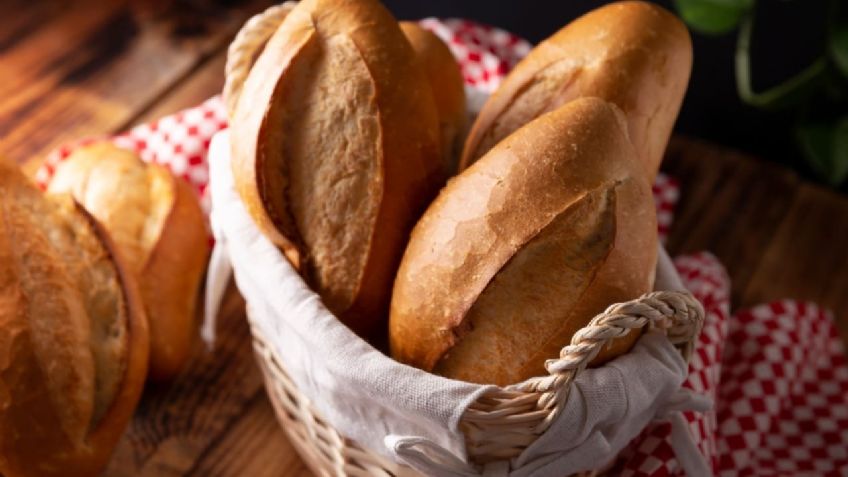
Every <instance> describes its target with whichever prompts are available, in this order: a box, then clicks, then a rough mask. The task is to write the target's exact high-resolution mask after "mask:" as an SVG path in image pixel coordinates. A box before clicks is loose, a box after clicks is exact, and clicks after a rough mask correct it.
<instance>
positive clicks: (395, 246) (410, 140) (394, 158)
mask: <svg viewBox="0 0 848 477" xmlns="http://www.w3.org/2000/svg"><path fill="white" fill-rule="evenodd" d="M230 138H231V141H232V152H233V154H232V158H233V164H232V167H233V175H234V177H235V183H236V189H237V191H238V192H239V194H240V196H241V198H242V200H243V201H244V203H245V205H246V207H247V210H248V212H249V213H250V215H251V216H252V217H253V219H254V220H255V221H256V223H257V224H258V226H259V227H260V229H261V230H262V231H263V233H264V234H265V235H266V236H268V237H269V238H270V239H271V240H272V241H273V242H274V243H276V244H277V245H278V246H280V247H281V248H282V249H283V252H284V253H285V255H286V256H287V257H288V258H289V260H290V261H291V262H292V263H293V264H294V265H295V266H296V267H297V268H299V270H300V271H301V273H302V274H303V275H304V277H305V279H306V281H307V282H308V283H309V284H310V286H311V287H312V288H313V289H315V290H316V291H317V292H318V293H319V294H320V295H321V297H322V299H323V301H324V303H325V304H326V305H327V306H328V308H329V309H330V310H331V311H332V312H333V313H335V314H336V315H337V316H339V317H340V318H341V319H342V321H343V322H345V323H346V324H347V325H348V326H350V327H351V328H352V329H353V330H354V331H357V332H359V333H360V334H365V335H367V334H368V332H369V331H371V330H373V329H378V328H377V327H376V326H375V325H377V324H378V323H384V322H385V318H386V315H387V309H388V302H389V294H390V290H391V283H392V279H393V277H394V274H395V272H396V270H397V266H398V263H399V261H400V256H401V254H402V253H403V247H404V245H405V243H406V240H407V238H408V234H409V230H410V229H411V228H412V225H413V224H414V222H415V220H416V219H417V217H418V216H419V215H420V213H421V212H422V211H423V210H424V208H425V207H426V204H427V203H428V202H429V201H430V199H432V197H433V196H434V195H435V193H436V191H437V190H438V187H439V186H440V185H441V183H442V181H443V180H444V179H443V171H442V167H441V162H440V158H439V154H440V152H439V151H440V149H439V123H438V116H437V113H436V108H435V106H434V104H433V95H432V92H431V91H430V87H429V85H428V84H427V80H426V77H425V75H424V73H423V72H422V71H421V68H420V66H419V65H418V63H417V60H416V59H415V57H414V53H413V51H412V48H411V47H410V45H409V42H408V41H407V40H406V39H405V38H404V36H403V33H402V32H401V30H400V28H399V27H398V24H397V21H396V20H395V19H394V18H393V17H392V16H391V14H390V13H389V12H388V11H387V10H386V9H385V8H384V7H383V6H382V5H380V3H379V2H377V1H376V0H304V1H302V2H301V3H299V4H298V5H297V6H296V7H295V8H294V9H293V10H292V11H291V13H289V15H288V16H287V17H286V19H285V21H284V22H283V23H282V25H281V26H280V28H279V29H278V30H277V31H276V32H275V33H274V35H273V36H272V37H271V39H270V40H269V42H268V44H267V45H266V46H265V49H264V50H263V52H262V54H260V55H259V58H258V59H257V61H256V64H255V65H253V67H252V69H251V71H250V74H249V75H248V78H247V80H246V82H245V85H244V89H243V91H242V93H241V95H240V96H239V100H238V104H237V106H236V112H235V117H234V118H233V121H232V124H231V133H230Z"/></svg>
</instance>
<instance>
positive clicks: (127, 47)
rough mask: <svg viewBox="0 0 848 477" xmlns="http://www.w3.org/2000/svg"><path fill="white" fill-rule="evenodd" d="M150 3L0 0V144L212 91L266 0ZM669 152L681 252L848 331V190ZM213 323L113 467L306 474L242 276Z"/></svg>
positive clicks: (172, 105) (23, 146)
mask: <svg viewBox="0 0 848 477" xmlns="http://www.w3.org/2000/svg"><path fill="white" fill-rule="evenodd" d="M69 3H70V6H68V4H69ZM156 3H167V2H162V1H161V0H160V1H158V2H157V1H152V0H151V1H141V0H139V1H135V2H132V3H130V4H127V3H125V2H122V1H100V0H97V1H95V0H78V1H74V2H66V1H64V0H61V1H60V0H47V1H39V0H3V1H2V2H0V154H3V155H6V156H8V157H11V158H12V159H14V160H16V161H19V162H21V163H25V162H28V161H33V160H38V159H39V158H42V157H43V156H44V155H45V154H46V153H47V152H49V151H50V150H51V149H52V148H54V147H56V146H58V145H61V144H63V143H66V142H68V141H73V140H75V139H79V138H82V137H87V136H92V135H102V134H108V133H113V132H119V131H122V130H124V129H126V128H127V127H129V126H131V125H133V124H136V123H139V122H143V121H146V120H149V119H152V118H156V117H159V116H162V115H165V114H168V113H171V112H174V111H177V110H179V109H182V108H184V107H188V106H192V105H195V104H197V103H199V102H200V101H202V100H204V99H206V98H207V97H209V96H211V95H213V94H216V93H217V92H218V91H220V89H221V87H222V84H223V66H224V61H225V51H226V46H227V44H228V42H229V40H230V39H231V38H232V36H233V35H234V33H235V32H236V31H237V29H238V27H239V26H240V25H241V23H242V22H243V21H244V20H245V19H246V18H247V17H249V15H251V14H253V13H255V12H258V11H259V10H260V9H262V8H263V6H265V5H267V4H268V2H266V1H265V0H247V1H244V2H241V3H239V4H238V5H234V4H235V3H236V2H214V1H212V0H205V1H204V0H196V1H194V2H189V3H190V4H193V5H196V6H199V7H200V8H201V9H202V12H200V13H197V12H195V13H192V14H191V15H185V14H182V15H180V14H175V13H174V12H170V13H164V14H156V13H155V12H151V7H150V5H153V4H156ZM216 4H221V5H231V6H229V7H221V6H214V5H216ZM663 167H664V170H665V171H667V172H668V173H670V174H671V175H673V176H674V177H676V178H677V179H678V180H680V182H681V187H682V197H681V200H680V204H679V205H678V207H677V211H676V220H675V222H674V226H673V228H672V232H671V236H670V239H669V242H668V248H669V251H670V252H671V253H672V254H673V255H674V254H679V253H686V252H692V251H700V250H709V251H711V252H713V253H714V254H716V255H717V256H718V257H719V258H720V259H721V261H722V262H723V263H724V264H725V266H727V268H728V271H729V273H730V276H731V278H732V280H733V306H734V308H738V307H742V306H747V305H752V304H756V303H760V302H763V301H766V300H772V299H779V298H800V299H809V300H814V301H816V302H818V303H820V304H822V305H825V306H827V307H829V308H830V309H832V310H833V311H834V312H835V314H836V317H837V321H838V325H839V328H840V332H841V333H842V336H843V337H846V338H848V198H846V197H844V196H840V195H837V194H835V193H833V192H830V191H828V190H825V189H823V188H821V187H819V186H816V185H813V184H809V183H806V182H804V181H801V180H799V178H798V177H797V176H796V175H795V174H793V173H792V172H790V171H788V170H785V169H782V168H780V167H777V166H774V165H772V164H769V163H767V162H764V161H761V160H758V159H755V158H751V157H747V156H744V155H742V154H739V153H736V152H733V151H731V150H728V149H726V148H722V147H718V146H716V145H712V144H707V143H703V142H701V141H698V140H695V139H691V138H680V137H677V138H674V140H673V141H672V144H671V145H670V147H669V153H668V157H667V159H666V161H665V164H664V166H663ZM219 335H220V336H221V339H220V341H219V344H218V347H217V348H216V350H215V352H214V353H208V352H206V351H205V350H204V349H202V348H201V347H200V346H199V345H198V346H197V349H196V352H195V354H194V357H193V360H192V361H191V363H190V365H189V367H188V368H187V369H186V371H185V372H184V373H183V375H181V376H180V378H179V379H177V380H176V381H175V382H173V383H171V384H170V385H158V386H148V388H147V389H146V391H145V395H144V397H143V399H142V402H141V405H140V407H139V410H138V412H137V414H136V417H135V419H134V420H133V423H132V426H131V428H130V429H129V431H128V432H127V434H126V435H125V437H124V439H123V440H122V442H121V443H120V445H119V447H118V449H117V450H116V452H115V455H114V458H113V459H112V462H111V464H110V466H109V468H108V470H107V472H106V475H108V476H129V475H151V476H154V475H155V476H177V475H197V476H212V475H216V476H218V475H220V476H236V475H238V476H242V475H244V476H263V475H273V476H296V475H307V474H308V470H307V469H306V468H305V466H304V464H303V463H302V461H301V460H300V459H299V458H298V456H297V455H296V454H295V452H294V450H293V448H292V446H291V444H290V443H289V442H288V441H287V439H286V437H285V435H284V434H283V432H282V431H281V430H280V429H279V427H278V425H277V422H276V420H275V418H274V415H273V411H272V409H271V407H270V405H269V403H268V400H267V398H266V397H265V393H264V390H263V387H262V381H261V378H260V374H259V370H258V368H257V366H256V364H255V363H254V360H253V355H252V352H251V347H250V339H249V332H248V329H247V325H246V322H245V317H244V303H243V301H242V299H241V298H240V297H239V295H238V293H237V292H236V291H235V290H234V289H232V290H231V291H230V293H229V294H228V297H227V299H226V301H225V304H224V306H223V311H222V315H221V317H220V324H219Z"/></svg>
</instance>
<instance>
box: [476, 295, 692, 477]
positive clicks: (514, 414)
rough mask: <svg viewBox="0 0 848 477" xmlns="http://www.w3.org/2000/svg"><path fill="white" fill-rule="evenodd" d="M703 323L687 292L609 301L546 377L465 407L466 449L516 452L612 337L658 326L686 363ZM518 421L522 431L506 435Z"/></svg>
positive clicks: (492, 456) (482, 456) (482, 455)
mask: <svg viewBox="0 0 848 477" xmlns="http://www.w3.org/2000/svg"><path fill="white" fill-rule="evenodd" d="M703 323H704V307H703V306H702V305H701V304H700V303H699V302H698V300H696V299H695V297H693V296H692V294H691V293H689V292H687V291H657V292H653V293H648V294H645V295H643V296H641V297H640V298H637V299H635V300H632V301H628V302H624V303H618V304H615V305H612V306H610V307H609V308H607V309H606V310H605V311H604V312H603V313H600V314H598V315H597V316H595V317H594V318H592V320H591V321H590V322H589V324H587V325H586V326H585V327H584V328H582V329H581V330H579V331H578V332H577V333H575V334H574V336H573V337H572V338H571V344H569V345H568V346H565V347H564V348H562V350H561V351H560V356H559V358H557V359H553V360H549V361H548V362H547V363H546V364H545V367H546V368H547V370H548V372H549V373H550V375H549V376H543V377H536V378H531V379H528V380H527V381H524V382H522V383H518V384H514V385H512V386H508V387H506V388H495V389H493V390H492V391H489V392H488V393H486V394H485V395H483V396H482V397H481V398H480V399H478V400H477V401H475V402H474V403H473V404H472V405H471V406H470V407H469V408H468V409H466V412H465V414H464V415H463V417H462V423H461V425H462V427H463V432H464V433H465V436H466V444H467V445H468V451H469V454H470V455H471V456H472V458H475V460H477V461H478V462H486V461H490V460H497V459H504V458H507V459H508V458H512V457H515V456H517V455H519V454H520V453H521V452H522V451H523V450H524V449H525V448H526V447H527V446H529V445H530V444H532V443H533V442H534V441H535V440H536V438H537V437H538V436H540V435H542V434H543V433H544V432H545V431H546V430H547V429H548V428H549V427H550V426H551V424H552V423H553V422H555V421H556V419H557V417H559V415H560V413H561V412H562V409H564V408H565V402H566V401H567V399H568V395H569V393H570V391H571V388H572V382H573V381H574V379H575V378H576V377H577V375H578V374H579V373H580V372H581V371H583V370H584V369H586V367H587V366H588V365H589V363H590V362H591V361H592V360H593V359H594V358H595V357H596V356H597V355H598V353H599V352H600V351H601V349H602V348H603V347H604V346H605V345H606V344H607V343H609V342H610V341H612V340H614V339H616V338H620V337H622V336H624V335H626V334H627V333H629V332H631V330H634V329H639V328H645V327H647V328H649V329H660V330H662V331H663V332H664V333H665V334H666V335H667V336H668V338H669V340H670V341H671V343H672V344H674V345H675V346H676V347H677V348H678V349H680V351H681V354H682V355H683V357H684V359H685V360H686V361H687V362H688V361H689V358H690V357H691V355H692V351H693V349H694V343H695V340H696V338H697V337H698V335H699V334H700V332H701V328H702V326H703ZM517 421H521V422H524V423H525V426H526V427H525V429H524V431H522V432H519V433H514V432H513V433H510V434H509V435H505V434H504V432H503V431H505V430H509V429H511V427H512V426H510V425H509V423H510V422H517Z"/></svg>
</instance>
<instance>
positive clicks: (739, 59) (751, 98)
mask: <svg viewBox="0 0 848 477" xmlns="http://www.w3.org/2000/svg"><path fill="white" fill-rule="evenodd" d="M753 32H754V17H753V15H745V16H744V17H743V18H742V20H741V24H740V26H739V35H738V37H737V40H736V59H735V62H736V90H737V92H738V93H739V98H741V99H742V101H744V102H745V103H747V104H749V105H751V106H754V107H757V108H760V109H764V110H767V111H775V110H779V109H788V108H792V107H795V106H798V105H799V104H801V103H804V102H805V101H809V99H810V97H812V96H813V95H814V94H815V93H816V92H817V91H818V90H819V89H821V86H822V83H824V82H825V80H826V79H827V66H828V61H827V57H826V56H822V57H820V58H818V59H817V60H816V61H814V62H813V63H812V64H810V66H808V67H806V68H805V69H803V70H802V71H800V72H799V73H797V74H795V76H793V77H791V78H789V79H786V80H784V81H783V82H782V83H780V84H778V85H777V86H773V87H771V88H769V89H767V90H765V91H762V92H756V91H754V88H753V86H752V79H751V37H752V36H753Z"/></svg>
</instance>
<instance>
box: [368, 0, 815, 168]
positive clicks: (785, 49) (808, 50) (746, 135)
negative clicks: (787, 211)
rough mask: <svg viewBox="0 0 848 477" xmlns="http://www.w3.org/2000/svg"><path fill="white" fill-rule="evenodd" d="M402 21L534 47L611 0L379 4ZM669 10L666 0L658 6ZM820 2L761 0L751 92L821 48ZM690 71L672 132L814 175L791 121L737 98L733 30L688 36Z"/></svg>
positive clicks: (393, 0)
mask: <svg viewBox="0 0 848 477" xmlns="http://www.w3.org/2000/svg"><path fill="white" fill-rule="evenodd" d="M383 2H384V3H385V4H386V6H388V7H389V9H390V10H391V11H392V12H393V13H394V14H395V16H397V17H398V18H399V19H404V20H411V19H419V18H424V17H428V16H435V17H443V18H444V17H462V18H468V19H472V20H476V21H479V22H483V23H488V24H490V25H494V26H497V27H501V28H504V29H506V30H509V31H511V32H513V33H516V34H518V35H520V36H522V37H524V38H526V39H527V40H529V41H531V42H532V43H534V44H535V43H537V42H539V41H541V40H543V39H544V38H546V37H547V36H549V35H551V34H552V33H554V32H555V31H557V30H558V29H559V28H561V27H562V26H564V25H565V24H566V23H568V22H569V21H571V20H572V19H574V18H576V17H577V16H579V15H581V14H583V13H585V12H587V11H589V10H591V9H593V8H596V7H598V6H601V5H604V4H606V3H609V2H608V1H598V0H559V1H553V0H545V1H541V0H530V1H527V0H524V1H521V0H488V1H486V0H465V1H451V0H429V1H410V0H383ZM655 3H658V4H660V5H663V6H665V7H666V8H669V9H673V5H672V2H671V1H670V0H664V1H657V2H655ZM824 15H825V2H824V1H823V0H795V1H778V0H761V1H760V2H758V6H757V13H756V17H755V18H756V23H755V33H754V40H753V52H752V57H753V78H754V88H755V90H756V91H761V90H763V89H766V88H768V87H769V86H773V85H775V84H777V83H779V82H781V81H782V80H783V79H785V78H788V77H790V76H792V75H793V74H794V73H796V72H798V71H800V70H801V69H803V68H804V67H805V66H807V65H808V64H809V63H811V62H812V61H813V60H814V59H815V58H816V57H817V55H819V54H821V53H822V52H823V51H824V41H825V29H824V25H825V22H824V18H825V17H824ZM692 40H693V46H694V66H693V72H692V79H691V81H690V84H689V91H688V93H687V95H686V99H685V101H684V104H683V109H682V111H681V113H680V117H679V120H678V123H677V126H676V130H677V131H678V132H680V133H685V134H688V135H691V136H696V137H701V138H705V139H709V140H712V141H714V142H718V143H721V144H725V145H729V146H732V147H735V148H737V149H741V150H744V151H747V152H749V153H753V154H754V155H758V156H761V157H763V158H765V159H768V160H771V161H775V162H779V163H783V164H786V165H788V166H790V167H792V168H794V169H796V170H798V171H799V172H800V173H801V174H802V175H804V176H808V177H813V176H812V173H811V171H810V169H809V167H808V166H807V165H806V164H805V163H804V162H803V160H802V159H801V157H800V153H799V152H798V150H797V148H796V146H795V142H794V139H793V133H792V126H793V124H794V122H795V118H794V116H793V115H791V114H786V113H766V112H762V111H759V110H756V109H754V108H752V107H749V106H747V105H745V104H743V103H742V102H741V101H740V100H739V97H738V95H737V93H736V83H735V78H734V68H733V61H734V58H733V57H734V51H735V45H736V32H732V33H729V34H727V35H722V36H706V35H702V34H698V33H696V32H692Z"/></svg>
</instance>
